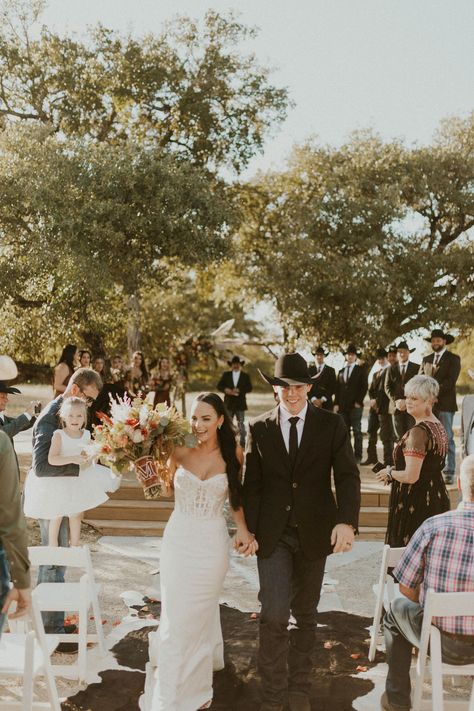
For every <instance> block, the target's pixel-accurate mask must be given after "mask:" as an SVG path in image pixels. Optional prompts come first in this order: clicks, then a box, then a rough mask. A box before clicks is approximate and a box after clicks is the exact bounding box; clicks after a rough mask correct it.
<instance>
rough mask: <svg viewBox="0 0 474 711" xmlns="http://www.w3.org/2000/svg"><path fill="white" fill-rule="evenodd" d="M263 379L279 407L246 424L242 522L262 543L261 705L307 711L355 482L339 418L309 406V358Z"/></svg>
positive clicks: (287, 360) (354, 517) (291, 360)
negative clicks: (333, 556)
mask: <svg viewBox="0 0 474 711" xmlns="http://www.w3.org/2000/svg"><path fill="white" fill-rule="evenodd" d="M262 376H263V378H264V379H265V380H266V381H267V382H268V383H269V384H270V385H272V386H273V389H274V391H275V393H276V394H277V395H278V399H279V405H277V406H276V407H275V408H274V409H273V410H272V411H270V412H267V413H265V414H264V415H261V416H260V417H257V418H256V419H255V420H253V421H252V422H251V423H250V430H249V436H248V441H247V449H246V463H245V471H244V484H243V502H244V511H245V519H246V521H247V526H248V528H249V531H251V532H252V533H254V534H255V536H256V538H257V541H258V545H259V549H258V560H257V562H258V573H259V579H260V593H259V600H260V602H261V605H262V609H261V613H260V625H259V629H260V645H259V651H258V666H259V671H260V676H261V680H262V705H261V707H260V711H283V709H284V708H287V704H289V708H290V711H310V709H311V706H310V701H309V692H310V685H311V679H310V673H311V667H312V661H311V654H312V651H313V648H314V643H315V633H316V626H317V625H316V614H317V607H318V603H319V598H320V594H321V585H322V582H323V576H324V567H325V562H326V556H327V555H329V554H330V553H339V552H345V551H350V550H351V549H352V544H353V540H354V533H355V532H356V529H357V526H358V517H359V507H360V478H359V472H358V469H357V465H356V462H355V459H354V454H353V452H352V448H351V445H350V441H349V435H348V432H347V428H346V426H345V424H344V422H343V420H342V418H341V417H339V416H338V415H335V414H333V413H332V412H328V411H327V410H324V409H323V408H322V407H314V406H313V405H312V404H311V403H310V402H308V399H307V398H308V393H309V391H310V390H311V385H312V380H311V377H310V375H309V371H308V367H307V364H306V361H305V359H304V358H303V357H302V356H301V355H299V353H290V354H287V355H283V356H281V357H280V358H278V360H277V361H276V364H275V371H274V377H273V378H272V377H270V376H268V375H264V374H263V373H262ZM331 472H333V476H334V486H335V495H334V494H333V491H332V488H331V483H332V477H331ZM290 616H291V623H289V621H290Z"/></svg>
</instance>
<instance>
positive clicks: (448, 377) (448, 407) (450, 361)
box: [420, 328, 461, 484]
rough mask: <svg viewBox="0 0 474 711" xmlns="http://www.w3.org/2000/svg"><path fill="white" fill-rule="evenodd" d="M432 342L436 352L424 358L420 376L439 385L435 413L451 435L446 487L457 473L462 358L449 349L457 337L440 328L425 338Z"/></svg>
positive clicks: (445, 470)
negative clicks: (455, 427)
mask: <svg viewBox="0 0 474 711" xmlns="http://www.w3.org/2000/svg"><path fill="white" fill-rule="evenodd" d="M425 341H428V342H429V343H431V348H432V349H433V353H431V354H430V355H429V356H425V357H424V358H423V361H422V363H421V367H420V373H424V374H425V375H431V376H432V377H433V378H434V379H435V380H437V381H438V383H439V395H438V400H437V402H436V405H435V408H434V413H435V415H436V417H438V418H439V420H440V421H441V422H442V424H443V426H444V429H445V430H446V432H447V434H448V456H447V458H446V465H445V469H444V472H443V473H444V480H445V482H446V484H452V483H453V481H454V473H455V471H456V445H455V444H454V432H453V420H454V413H455V412H456V411H457V409H458V406H457V403H456V382H457V379H458V378H459V373H460V372H461V359H460V357H459V356H458V355H456V354H455V353H451V352H450V351H448V350H447V348H446V346H448V345H449V344H450V343H452V342H453V341H454V336H451V335H450V334H449V333H444V331H443V330H442V329H441V328H435V329H434V330H433V331H431V336H430V337H429V338H425Z"/></svg>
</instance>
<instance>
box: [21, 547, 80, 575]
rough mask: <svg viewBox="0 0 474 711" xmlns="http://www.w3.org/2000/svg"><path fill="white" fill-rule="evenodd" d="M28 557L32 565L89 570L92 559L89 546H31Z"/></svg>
mask: <svg viewBox="0 0 474 711" xmlns="http://www.w3.org/2000/svg"><path fill="white" fill-rule="evenodd" d="M28 556H29V558H30V562H31V564H32V565H64V566H67V567H68V568H84V569H85V570H88V569H89V566H91V558H90V553H89V548H88V547H87V546H77V547H69V548H66V547H62V546H58V547H55V546H30V547H29V548H28Z"/></svg>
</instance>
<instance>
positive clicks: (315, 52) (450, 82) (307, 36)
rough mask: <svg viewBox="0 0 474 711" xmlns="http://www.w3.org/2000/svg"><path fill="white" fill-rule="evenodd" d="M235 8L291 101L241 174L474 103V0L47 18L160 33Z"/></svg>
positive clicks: (152, 4) (131, 9) (412, 137)
mask: <svg viewBox="0 0 474 711" xmlns="http://www.w3.org/2000/svg"><path fill="white" fill-rule="evenodd" d="M209 8H212V9H215V10H217V11H218V12H222V13H225V12H227V11H229V10H231V9H232V10H235V11H237V12H239V13H240V17H241V19H242V21H244V22H245V23H246V24H249V25H253V26H255V25H256V26H258V27H259V28H260V32H259V35H258V37H257V39H255V40H253V41H252V42H251V44H250V45H247V46H246V47H245V49H247V50H248V49H252V50H253V51H254V52H255V53H256V55H257V57H258V60H259V62H261V63H264V64H266V65H269V66H271V67H272V68H274V71H273V73H272V81H273V82H274V83H275V84H276V85H277V86H286V87H287V88H288V89H289V93H290V98H291V100H292V101H293V102H294V106H293V108H291V109H290V110H289V114H288V118H287V120H286V122H285V123H284V124H283V125H282V126H281V127H280V128H279V129H277V130H276V131H274V133H273V135H272V136H270V137H269V138H268V140H267V141H266V144H265V150H264V153H263V155H258V156H256V157H255V158H253V159H252V161H251V163H250V165H249V167H248V169H247V171H246V172H245V174H244V175H243V176H242V177H244V178H248V177H250V176H251V175H253V174H254V173H255V172H256V171H258V170H267V169H273V168H275V169H278V168H281V167H282V166H283V165H284V162H285V159H286V157H287V156H288V155H289V153H290V151H291V148H292V146H293V145H294V144H295V143H296V144H297V143H302V142H304V141H305V140H306V139H307V138H308V137H310V136H317V137H318V139H319V140H320V141H321V142H322V143H330V144H333V145H338V144H341V143H343V142H344V140H346V139H347V137H348V136H349V135H350V133H351V132H352V131H354V130H357V129H365V128H372V129H374V130H375V131H377V132H378V133H379V134H380V135H381V136H382V137H383V138H384V139H386V140H390V139H392V138H399V139H403V140H405V141H406V142H407V143H409V144H412V143H428V142H429V141H430V140H431V138H432V136H433V133H434V131H435V130H436V127H437V125H438V124H439V122H440V120H442V119H443V118H446V117H448V116H451V115H461V116H466V115H467V114H468V113H470V112H471V111H472V110H474V2H473V0H293V2H288V0H286V1H285V2H284V1H283V0H233V1H229V0H214V2H208V1H205V0H174V1H173V0H49V2H48V8H47V10H46V12H45V14H44V16H43V21H44V23H45V24H47V25H48V26H49V27H51V28H54V29H55V30H58V31H61V32H62V31H65V30H67V31H69V32H77V33H79V34H80V33H82V32H83V31H84V30H85V29H86V28H87V27H88V26H90V25H94V24H96V23H97V22H101V23H102V24H103V25H105V26H107V27H111V28H115V29H117V30H120V31H123V32H131V33H133V34H135V35H139V36H140V35H143V34H145V33H147V32H155V33H159V32H160V30H161V28H162V26H163V23H164V22H165V21H166V20H167V19H170V18H172V17H173V16H175V15H176V14H185V15H189V16H191V17H194V18H200V17H202V16H203V15H204V14H205V12H206V10H208V9H209Z"/></svg>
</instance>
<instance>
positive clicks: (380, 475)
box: [375, 467, 391, 486]
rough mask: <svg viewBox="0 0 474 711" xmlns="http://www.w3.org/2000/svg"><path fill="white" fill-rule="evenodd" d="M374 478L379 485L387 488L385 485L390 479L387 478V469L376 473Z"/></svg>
mask: <svg viewBox="0 0 474 711" xmlns="http://www.w3.org/2000/svg"><path fill="white" fill-rule="evenodd" d="M375 478H376V479H377V481H378V482H380V484H383V485H384V486H387V484H390V483H391V477H390V476H389V470H388V468H387V467H386V468H385V469H381V470H380V471H379V472H377V473H376V474H375Z"/></svg>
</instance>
